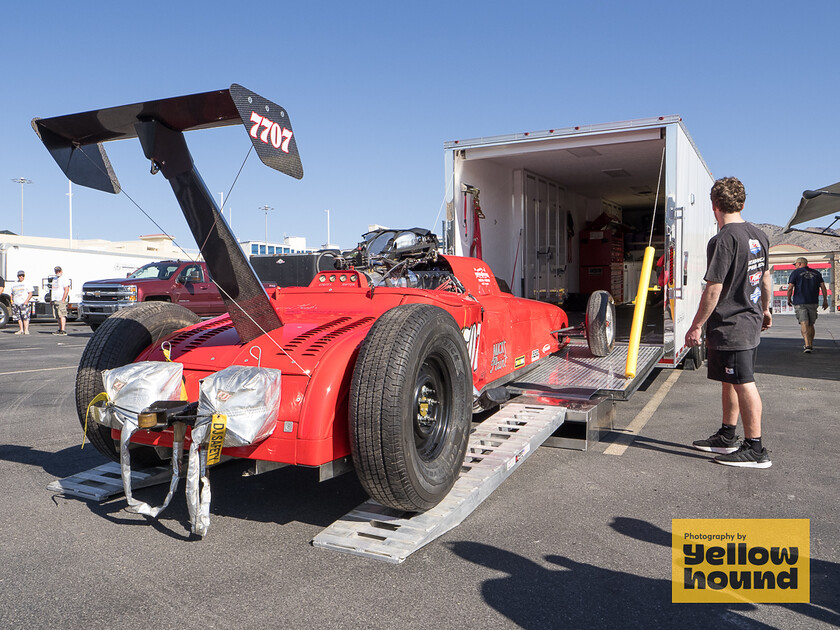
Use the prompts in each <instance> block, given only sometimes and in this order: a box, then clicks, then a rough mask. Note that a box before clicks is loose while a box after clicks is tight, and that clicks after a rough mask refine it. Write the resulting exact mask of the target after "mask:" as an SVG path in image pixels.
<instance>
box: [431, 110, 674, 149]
mask: <svg viewBox="0 0 840 630" xmlns="http://www.w3.org/2000/svg"><path fill="white" fill-rule="evenodd" d="M671 123H680V124H681V123H682V118H681V117H680V116H677V115H673V116H657V117H654V118H638V119H635V120H625V121H621V122H612V123H601V124H596V125H578V126H575V127H566V128H564V129H546V130H543V131H525V132H522V133H510V134H504V135H501V136H487V137H483V138H471V139H466V140H451V141H449V142H445V143H444V145H443V146H444V148H446V149H459V148H460V149H463V148H470V147H479V146H482V147H486V146H493V145H497V144H514V143H519V142H534V141H536V140H544V139H546V138H563V137H568V136H581V135H591V134H598V133H606V132H610V131H623V130H628V129H645V128H655V127H661V126H662V125H666V124H671Z"/></svg>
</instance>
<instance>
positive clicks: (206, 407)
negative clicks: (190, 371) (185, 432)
mask: <svg viewBox="0 0 840 630" xmlns="http://www.w3.org/2000/svg"><path fill="white" fill-rule="evenodd" d="M279 408H280V370H273V369H270V368H259V367H246V366H241V365H233V366H231V367H228V368H225V369H224V370H221V371H219V372H216V373H215V374H211V375H210V376H208V377H207V378H205V379H202V381H201V385H200V387H199V394H198V420H197V421H196V424H195V426H194V427H193V430H192V443H191V444H190V454H189V465H188V466H187V485H186V493H187V508H188V509H189V513H190V529H191V531H192V532H193V533H194V534H198V535H199V536H205V535H206V534H207V530H208V529H209V527H210V497H211V493H210V479H209V477H208V476H207V449H206V448H201V450H200V451H199V448H200V445H202V444H204V443H205V442H206V441H207V440H208V438H209V428H210V420H211V418H212V416H213V414H223V415H225V416H227V430H226V432H225V441H224V446H246V445H248V444H255V443H256V442H260V441H262V440H264V439H265V438H267V437H268V436H269V435H271V432H272V431H274V425H275V424H276V422H277V414H278V411H279Z"/></svg>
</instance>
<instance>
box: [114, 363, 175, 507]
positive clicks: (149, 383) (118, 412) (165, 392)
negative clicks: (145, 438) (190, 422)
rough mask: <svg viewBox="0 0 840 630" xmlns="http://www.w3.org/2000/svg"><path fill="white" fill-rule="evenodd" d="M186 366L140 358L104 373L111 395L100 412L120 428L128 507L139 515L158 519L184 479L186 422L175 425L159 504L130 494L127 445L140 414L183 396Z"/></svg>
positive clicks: (124, 484)
mask: <svg viewBox="0 0 840 630" xmlns="http://www.w3.org/2000/svg"><path fill="white" fill-rule="evenodd" d="M183 369H184V366H183V365H181V364H180V363H169V362H167V363H164V362H160V361H140V362H139V363H131V364H129V365H124V366H122V367H118V368H114V369H113V370H105V371H104V372H102V383H103V384H104V385H105V392H106V393H107V394H108V403H107V405H106V407H105V409H104V412H103V413H101V414H99V415H100V417H101V418H103V419H104V420H105V422H102V420H99V421H100V422H102V423H103V424H106V425H107V426H110V427H111V428H114V429H120V473H121V476H122V482H123V492H125V498H126V501H128V509H129V510H130V511H132V512H136V513H137V514H145V515H147V516H151V517H152V518H156V517H157V516H158V515H159V514H160V513H161V512H162V511H163V510H164V509H165V508H166V506H168V505H169V502H170V501H171V500H172V496H173V494H174V493H175V489H176V488H177V486H178V480H179V479H180V478H181V458H182V454H183V449H184V433H185V430H186V429H185V427H184V426H183V425H181V426H178V427H176V428H175V436H174V440H173V443H172V479H171V480H170V483H169V492H168V493H167V495H166V498H165V499H164V501H163V504H162V505H160V506H159V507H152V506H151V505H149V504H148V503H145V502H144V501H138V500H137V499H135V498H134V497H133V496H132V494H131V454H130V452H129V448H128V445H129V443H130V442H131V436H132V435H134V433H135V432H136V431H137V429H138V427H137V415H138V414H139V413H140V412H141V411H143V409H145V408H146V407H148V406H149V405H151V404H152V403H154V402H156V401H158V400H180V399H181V376H182V374H183ZM179 424H181V423H179Z"/></svg>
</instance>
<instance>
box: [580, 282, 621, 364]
mask: <svg viewBox="0 0 840 630" xmlns="http://www.w3.org/2000/svg"><path fill="white" fill-rule="evenodd" d="M586 342H587V343H588V344H589V351H590V352H591V353H592V354H594V355H595V356H596V357H605V356H607V355H608V354H609V353H610V352H612V349H613V347H614V346H615V300H613V297H612V295H610V294H609V292H607V291H595V292H594V293H593V294H592V295H590V296H589V302H588V303H587V305H586Z"/></svg>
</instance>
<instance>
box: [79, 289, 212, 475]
mask: <svg viewBox="0 0 840 630" xmlns="http://www.w3.org/2000/svg"><path fill="white" fill-rule="evenodd" d="M199 321H200V318H199V317H198V315H196V314H195V313H193V312H192V311H189V310H187V309H185V308H184V307H183V306H178V305H177V304H167V303H165V302H147V303H143V304H138V305H137V306H132V307H131V308H129V309H125V310H123V311H119V312H117V313H114V314H113V315H111V316H110V317H109V318H108V319H106V320H105V321H104V322H102V325H101V326H99V329H98V330H97V331H96V332H95V333H94V334H93V336H92V337H91V338H90V341H89V342H88V344H87V346H86V347H85V350H84V352H83V353H82V358H81V360H80V361H79V369H78V371H77V372H76V413H77V414H78V416H79V422H80V423H81V425H82V428H84V426H85V413H86V412H87V407H88V404H89V403H90V401H91V400H93V397H94V396H96V395H97V394H98V393H100V392H102V391H104V388H105V386H104V385H103V384H102V371H103V370H107V369H111V368H115V367H119V366H121V365H126V364H128V363H131V362H132V361H134V359H136V358H137V356H138V355H139V354H140V353H141V352H142V351H143V350H145V349H146V348H148V347H149V346H151V345H152V344H155V343H157V342H158V341H159V340H161V339H163V338H164V337H166V336H167V335H170V334H171V333H173V332H175V331H176V330H179V329H181V328H185V327H187V326H191V325H192V324H196V323H198V322H199ZM87 438H88V440H90V442H91V444H93V445H94V446H95V447H96V450H98V451H99V452H100V453H102V454H103V455H105V457H108V458H109V459H112V460H114V461H119V458H120V448H119V443H118V442H116V441H115V440H114V439H113V438H111V429H110V428H109V427H104V426H102V425H100V424H97V423H95V422H90V421H89V422H88V425H87ZM131 460H132V463H134V464H136V465H139V466H154V465H157V464H159V463H160V461H161V460H160V458H158V456H157V454H156V453H155V450H154V449H153V448H150V447H146V446H137V447H132V455H131Z"/></svg>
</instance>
